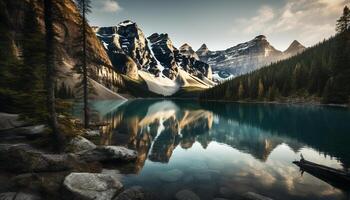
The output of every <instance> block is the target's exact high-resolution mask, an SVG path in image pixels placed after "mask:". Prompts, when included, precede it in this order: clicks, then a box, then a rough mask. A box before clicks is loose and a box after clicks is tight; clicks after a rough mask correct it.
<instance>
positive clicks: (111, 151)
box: [77, 146, 137, 162]
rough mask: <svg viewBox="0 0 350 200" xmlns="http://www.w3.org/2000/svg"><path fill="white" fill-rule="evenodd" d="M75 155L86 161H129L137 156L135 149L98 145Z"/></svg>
mask: <svg viewBox="0 0 350 200" xmlns="http://www.w3.org/2000/svg"><path fill="white" fill-rule="evenodd" d="M77 155H78V157H79V158H80V159H81V160H84V161H86V162H110V161H124V162H130V161H134V160H136V158H137V153H136V151H134V150H130V149H127V148H125V147H121V146H99V147H97V148H95V149H93V150H89V151H85V152H80V153H78V154H77Z"/></svg>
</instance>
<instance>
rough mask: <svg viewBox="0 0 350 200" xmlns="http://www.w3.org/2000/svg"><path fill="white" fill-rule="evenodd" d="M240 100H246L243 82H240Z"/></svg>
mask: <svg viewBox="0 0 350 200" xmlns="http://www.w3.org/2000/svg"><path fill="white" fill-rule="evenodd" d="M238 98H239V99H243V98H244V87H243V83H242V81H240V82H239V87H238Z"/></svg>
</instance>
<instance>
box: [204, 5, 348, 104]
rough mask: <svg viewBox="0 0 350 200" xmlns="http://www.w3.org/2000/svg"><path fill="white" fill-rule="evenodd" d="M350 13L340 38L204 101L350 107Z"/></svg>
mask: <svg viewBox="0 0 350 200" xmlns="http://www.w3.org/2000/svg"><path fill="white" fill-rule="evenodd" d="M349 27H350V11H349V8H348V7H345V8H344V12H343V15H342V16H341V17H340V19H339V20H338V21H337V29H336V30H337V35H336V36H334V37H332V38H330V39H328V40H325V41H323V42H321V43H319V44H317V45H315V46H314V47H311V48H309V49H307V50H305V51H304V52H303V53H301V54H299V55H296V56H294V57H291V58H289V59H287V60H283V61H279V62H276V63H272V64H271V65H269V66H266V67H263V68H261V69H259V70H257V71H254V72H251V73H249V74H246V75H243V76H239V77H237V78H234V79H232V80H229V81H226V82H224V83H222V84H219V85H218V86H216V87H214V88H211V89H209V90H207V91H205V92H203V93H202V94H201V95H200V98H201V99H202V100H218V99H221V100H229V101H241V100H243V101H244V100H247V101H276V100H281V99H285V98H300V97H302V98H316V99H318V100H321V101H322V102H323V103H335V104H348V103H350V30H349Z"/></svg>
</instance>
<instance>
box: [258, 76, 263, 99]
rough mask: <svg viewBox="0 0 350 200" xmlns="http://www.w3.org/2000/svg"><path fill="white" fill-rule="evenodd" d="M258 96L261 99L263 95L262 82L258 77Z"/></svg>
mask: <svg viewBox="0 0 350 200" xmlns="http://www.w3.org/2000/svg"><path fill="white" fill-rule="evenodd" d="M258 97H259V98H260V99H262V98H263V97H264V84H263V82H262V80H261V79H259V86H258Z"/></svg>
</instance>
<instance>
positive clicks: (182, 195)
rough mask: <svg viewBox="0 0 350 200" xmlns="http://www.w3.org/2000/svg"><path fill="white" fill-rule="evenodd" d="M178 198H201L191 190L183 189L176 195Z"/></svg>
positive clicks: (188, 199)
mask: <svg viewBox="0 0 350 200" xmlns="http://www.w3.org/2000/svg"><path fill="white" fill-rule="evenodd" d="M175 199H176V200H200V198H199V197H198V196H197V195H196V194H195V193H194V192H192V191H191V190H181V191H179V192H177V193H176V195H175Z"/></svg>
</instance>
